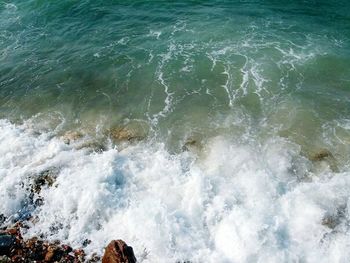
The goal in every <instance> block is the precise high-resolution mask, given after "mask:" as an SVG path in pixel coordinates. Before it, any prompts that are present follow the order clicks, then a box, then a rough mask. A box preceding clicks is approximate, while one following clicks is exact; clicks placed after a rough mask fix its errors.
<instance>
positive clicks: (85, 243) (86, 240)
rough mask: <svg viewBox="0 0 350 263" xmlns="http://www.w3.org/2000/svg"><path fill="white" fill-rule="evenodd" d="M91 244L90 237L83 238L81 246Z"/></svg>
mask: <svg viewBox="0 0 350 263" xmlns="http://www.w3.org/2000/svg"><path fill="white" fill-rule="evenodd" d="M89 244H91V240H90V239H85V240H84V241H83V247H86V246H87V245H89Z"/></svg>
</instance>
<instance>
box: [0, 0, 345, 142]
mask: <svg viewBox="0 0 350 263" xmlns="http://www.w3.org/2000/svg"><path fill="white" fill-rule="evenodd" d="M348 5H349V4H348V2H347V1H340V2H339V1H337V2H335V1H334V2H332V1H317V2H314V1H293V2H292V3H290V2H289V1H288V2H287V1H284V2H280V1H178V2H176V3H172V2H166V1H133V2H129V3H123V2H121V1H60V3H52V2H47V1H26V2H23V1H20V2H16V1H14V2H11V3H4V2H3V3H2V4H1V11H0V12H1V23H0V26H1V28H0V32H1V42H0V50H1V66H0V70H1V82H0V84H1V94H0V95H1V104H0V105H1V108H0V110H1V111H0V112H1V116H3V117H4V118H18V117H22V118H28V117H31V116H33V115H34V114H37V113H42V112H46V111H58V112H60V113H62V114H63V116H64V117H65V118H67V119H68V120H69V121H70V122H74V121H75V122H76V121H77V120H79V121H81V122H82V123H87V122H91V121H93V122H95V123H96V122H98V120H99V119H101V118H102V117H105V118H106V119H108V122H112V123H114V122H116V123H118V122H120V121H123V120H124V119H126V118H128V119H142V120H146V121H149V122H151V123H152V124H151V125H153V126H155V127H157V129H158V128H159V129H163V130H168V129H176V127H178V126H179V125H180V126H184V127H190V129H191V128H195V127H197V128H201V129H208V128H210V126H212V125H211V124H212V123H213V120H215V119H217V118H220V116H227V115H230V114H231V113H232V112H237V111H241V110H242V111H244V114H247V115H248V117H249V118H252V122H253V123H252V125H258V126H261V122H271V121H272V119H274V115H276V107H277V108H278V107H282V108H286V110H287V111H290V110H297V111H299V110H298V109H299V108H301V112H300V114H299V113H297V115H304V113H306V115H308V116H309V118H311V119H312V122H315V123H314V124H313V126H314V125H316V127H317V126H320V125H321V123H323V122H327V121H331V120H334V119H341V118H346V117H347V116H348V115H349V86H350V85H349V83H350V69H349V66H348V65H349V59H350V46H349V39H350V28H349V27H350V25H349V19H350V17H349V14H348V12H347V8H348ZM277 114H278V113H277ZM271 115H272V116H271ZM308 116H306V118H308ZM275 117H276V118H277V120H276V121H274V123H268V125H280V124H283V125H289V124H288V122H290V121H291V120H290V119H288V118H286V116H285V114H282V116H281V117H279V116H275ZM297 118H301V119H302V120H301V121H303V119H304V116H297ZM286 122H287V123H286ZM305 122H309V120H305ZM174 124H175V125H174ZM309 124H310V123H305V126H309ZM296 125H297V124H296ZM303 126H304V125H303ZM316 127H313V128H316ZM305 128H306V130H307V129H308V127H305ZM298 132H302V133H303V130H301V131H298ZM305 132H306V131H305ZM306 136H307V134H306Z"/></svg>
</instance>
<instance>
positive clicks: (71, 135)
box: [62, 131, 83, 144]
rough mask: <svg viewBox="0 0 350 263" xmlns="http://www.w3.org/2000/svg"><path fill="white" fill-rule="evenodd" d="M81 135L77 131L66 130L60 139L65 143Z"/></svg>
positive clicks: (75, 139)
mask: <svg viewBox="0 0 350 263" xmlns="http://www.w3.org/2000/svg"><path fill="white" fill-rule="evenodd" d="M81 137H83V135H82V134H81V133H80V132H78V131H67V132H66V133H65V134H64V135H63V136H62V140H63V141H64V143H66V144H70V143H71V142H74V141H77V140H79V139H80V138H81Z"/></svg>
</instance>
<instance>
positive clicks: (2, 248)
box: [0, 234, 16, 256]
mask: <svg viewBox="0 0 350 263" xmlns="http://www.w3.org/2000/svg"><path fill="white" fill-rule="evenodd" d="M15 245H16V237H15V236H12V235H8V234H0V255H5V256H9V255H10V252H11V249H12V248H13V247H14V246H15Z"/></svg>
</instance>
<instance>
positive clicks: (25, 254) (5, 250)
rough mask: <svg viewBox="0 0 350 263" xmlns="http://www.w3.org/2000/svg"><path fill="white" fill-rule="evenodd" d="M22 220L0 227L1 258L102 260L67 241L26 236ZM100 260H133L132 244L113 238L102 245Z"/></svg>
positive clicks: (65, 262) (70, 262)
mask: <svg viewBox="0 0 350 263" xmlns="http://www.w3.org/2000/svg"><path fill="white" fill-rule="evenodd" d="M22 227H25V226H23V225H22V224H21V223H16V224H15V225H14V226H13V227H10V228H5V229H2V230H0V262H4V263H5V262H15V263H29V262H37V263H44V262H60V263H80V262H88V263H89V262H90V263H92V262H101V258H100V257H99V256H98V255H96V254H93V255H92V256H90V257H86V255H85V252H84V250H83V249H73V248H72V247H70V246H69V245H65V244H61V243H60V242H59V241H57V242H47V241H44V240H41V239H38V238H37V237H33V238H31V239H28V240H25V239H23V237H22V235H21V231H20V230H21V228H22ZM102 262H103V263H136V258H135V256H134V252H133V249H132V247H130V246H128V245H127V244H126V243H125V242H124V241H122V240H114V241H112V242H110V244H109V245H108V246H107V247H106V249H105V254H104V256H103V258H102Z"/></svg>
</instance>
